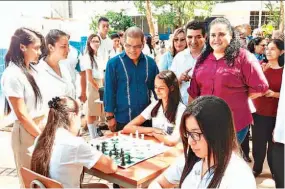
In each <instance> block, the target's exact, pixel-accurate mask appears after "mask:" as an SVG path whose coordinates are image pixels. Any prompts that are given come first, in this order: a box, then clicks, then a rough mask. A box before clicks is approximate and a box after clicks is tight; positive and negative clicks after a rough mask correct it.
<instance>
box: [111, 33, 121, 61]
mask: <svg viewBox="0 0 285 189" xmlns="http://www.w3.org/2000/svg"><path fill="white" fill-rule="evenodd" d="M111 39H112V41H113V48H112V50H111V52H110V58H113V57H114V56H116V55H118V54H120V53H121V52H122V49H121V47H120V36H119V34H116V33H115V34H112V35H111Z"/></svg>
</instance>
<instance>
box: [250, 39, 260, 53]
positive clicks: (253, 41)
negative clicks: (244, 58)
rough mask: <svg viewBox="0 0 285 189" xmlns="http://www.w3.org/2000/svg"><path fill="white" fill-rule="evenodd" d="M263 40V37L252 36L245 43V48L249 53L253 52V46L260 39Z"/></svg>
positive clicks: (257, 43) (258, 42)
mask: <svg viewBox="0 0 285 189" xmlns="http://www.w3.org/2000/svg"><path fill="white" fill-rule="evenodd" d="M263 40H264V38H263V37H256V38H253V39H252V40H250V41H249V43H248V44H247V50H249V52H251V53H255V50H254V46H256V45H259V44H260V43H261V41H263Z"/></svg>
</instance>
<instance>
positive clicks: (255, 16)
mask: <svg viewBox="0 0 285 189" xmlns="http://www.w3.org/2000/svg"><path fill="white" fill-rule="evenodd" d="M271 17H272V15H270V13H269V11H262V12H261V26H262V25H264V24H268V22H269V21H270V19H271ZM249 20H250V21H249V24H250V26H251V28H252V29H255V28H258V23H259V11H250V19H249Z"/></svg>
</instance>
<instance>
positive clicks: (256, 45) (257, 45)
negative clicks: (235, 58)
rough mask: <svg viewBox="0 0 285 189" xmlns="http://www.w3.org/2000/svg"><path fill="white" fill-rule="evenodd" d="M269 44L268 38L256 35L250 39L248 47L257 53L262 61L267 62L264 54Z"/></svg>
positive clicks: (250, 50)
mask: <svg viewBox="0 0 285 189" xmlns="http://www.w3.org/2000/svg"><path fill="white" fill-rule="evenodd" d="M266 46H267V43H266V40H265V39H264V38H262V37H256V38H253V39H252V40H250V41H249V43H248V45H247V49H248V50H249V52H251V53H252V54H254V55H255V57H256V58H257V60H258V61H259V62H260V63H263V62H267V60H266V57H265V55H264V53H265V48H266Z"/></svg>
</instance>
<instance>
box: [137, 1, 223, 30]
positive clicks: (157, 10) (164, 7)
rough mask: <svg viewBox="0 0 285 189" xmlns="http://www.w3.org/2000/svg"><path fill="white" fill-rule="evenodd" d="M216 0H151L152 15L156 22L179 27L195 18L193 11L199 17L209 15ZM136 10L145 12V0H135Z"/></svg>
mask: <svg viewBox="0 0 285 189" xmlns="http://www.w3.org/2000/svg"><path fill="white" fill-rule="evenodd" d="M217 2H218V1H179V0H170V1H163V0H162V1H151V3H152V10H153V13H154V14H153V15H154V17H155V18H156V19H157V20H158V23H159V24H161V25H164V26H166V27H173V28H176V27H180V26H182V25H184V24H186V23H187V22H188V21H189V20H191V19H194V18H195V11H199V12H200V17H202V18H205V17H208V16H210V13H211V11H212V8H213V6H214V5H215V4H216V3H217ZM135 6H136V7H137V8H138V11H139V12H141V13H143V14H145V12H146V10H145V1H136V2H135Z"/></svg>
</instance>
